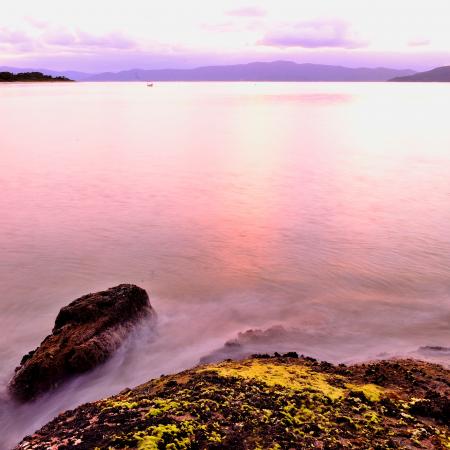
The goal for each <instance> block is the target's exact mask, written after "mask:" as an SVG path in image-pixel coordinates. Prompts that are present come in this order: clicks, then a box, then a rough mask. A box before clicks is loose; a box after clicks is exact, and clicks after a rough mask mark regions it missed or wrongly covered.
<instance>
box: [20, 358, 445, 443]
mask: <svg viewBox="0 0 450 450" xmlns="http://www.w3.org/2000/svg"><path fill="white" fill-rule="evenodd" d="M449 424H450V371H449V370H447V369H444V368H443V367H441V366H439V365H435V364H431V363H425V362H420V361H415V360H392V361H380V362H374V363H371V364H361V365H354V366H345V365H339V366H333V365H331V364H329V363H326V362H319V361H316V360H314V359H312V358H307V357H300V358H297V357H296V355H295V354H288V355H285V356H281V355H279V356H274V357H269V356H268V355H259V356H258V355H255V356H254V357H253V358H251V359H247V360H243V361H231V360H228V361H225V362H222V363H218V364H212V365H204V366H198V367H196V368H193V369H191V370H187V371H184V372H181V373H179V374H176V375H170V376H162V377H160V378H159V379H155V380H152V381H149V382H148V383H145V384H143V385H141V386H138V387H136V388H134V389H126V390H124V391H123V392H121V393H120V394H119V395H116V396H114V397H110V398H108V399H104V400H100V401H97V402H92V403H88V404H85V405H82V406H80V407H78V408H76V409H75V410H72V411H67V412H65V413H63V414H61V415H60V416H58V417H57V418H55V419H54V420H53V421H51V422H50V423H48V424H47V425H45V426H44V427H43V428H42V429H41V430H39V431H38V432H36V433H35V434H33V435H32V436H27V437H25V438H24V439H23V441H22V442H21V443H20V444H19V445H18V446H17V447H16V449H22V450H30V449H47V448H48V449H53V450H64V449H72V448H74V449H80V450H81V449H85V450H87V449H110V448H117V449H136V448H137V449H210V448H211V449H213V448H217V449H305V448H318V449H396V448H398V449H400V448H401V449H419V448H422V449H448V448H450V429H449Z"/></svg>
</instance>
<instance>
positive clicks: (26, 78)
mask: <svg viewBox="0 0 450 450" xmlns="http://www.w3.org/2000/svg"><path fill="white" fill-rule="evenodd" d="M18 81H20V82H36V81H39V82H41V81H45V82H49V81H53V82H55V81H56V82H59V81H73V80H71V79H69V78H67V77H63V76H60V77H52V76H51V75H44V74H43V73H42V72H21V73H16V74H14V73H12V72H0V83H1V82H5V83H11V82H18Z"/></svg>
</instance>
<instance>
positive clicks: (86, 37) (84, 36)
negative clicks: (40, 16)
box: [43, 30, 136, 50]
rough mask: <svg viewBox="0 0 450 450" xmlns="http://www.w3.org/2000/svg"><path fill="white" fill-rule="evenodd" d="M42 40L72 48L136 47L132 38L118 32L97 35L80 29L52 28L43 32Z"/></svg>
mask: <svg viewBox="0 0 450 450" xmlns="http://www.w3.org/2000/svg"><path fill="white" fill-rule="evenodd" d="M43 42H44V43H45V44H48V45H55V46H62V47H74V48H99V49H114V50H129V49H133V48H135V47H136V43H135V42H134V41H133V40H132V39H130V38H128V37H127V36H125V35H123V34H122V33H118V32H113V33H109V34H106V35H100V36H99V35H94V34H90V33H86V32H84V31H80V30H77V31H68V30H52V31H49V32H47V33H45V34H44V36H43Z"/></svg>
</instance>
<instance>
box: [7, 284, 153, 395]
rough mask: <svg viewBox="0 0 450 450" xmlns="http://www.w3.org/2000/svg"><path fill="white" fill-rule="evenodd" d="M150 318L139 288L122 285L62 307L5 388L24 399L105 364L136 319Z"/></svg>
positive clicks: (147, 305) (142, 292)
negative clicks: (49, 329) (42, 338)
mask: <svg viewBox="0 0 450 450" xmlns="http://www.w3.org/2000/svg"><path fill="white" fill-rule="evenodd" d="M153 315H154V312H153V309H152V307H151V305H150V302H149V299H148V295H147V293H146V292H145V290H144V289H141V288H139V287H137V286H134V285H132V284H121V285H119V286H116V287H114V288H111V289H108V290H107V291H102V292H97V293H95V294H88V295H85V296H83V297H81V298H79V299H77V300H74V301H73V302H72V303H70V304H69V305H67V306H65V307H63V308H62V309H61V310H60V312H59V314H58V316H57V317H56V320H55V326H54V328H53V330H52V334H50V335H49V336H47V337H46V338H45V339H44V340H43V341H42V343H41V345H40V346H39V347H38V348H37V349H36V350H33V351H31V352H29V353H28V354H27V355H25V356H24V357H23V358H22V360H21V362H20V366H19V367H17V368H16V372H15V374H14V376H13V378H12V380H11V382H10V384H9V390H10V392H11V394H12V395H13V396H14V397H15V398H16V399H17V400H19V401H28V400H32V399H33V398H35V397H37V396H38V395H40V394H42V393H44V392H46V391H48V390H50V389H52V388H54V387H56V386H57V385H59V384H60V383H61V382H63V381H65V380H67V379H68V378H70V377H72V376H73V375H76V374H80V373H83V372H87V371H89V370H91V369H93V368H94V367H96V366H98V365H99V364H101V363H103V362H104V361H106V360H107V359H108V358H109V357H110V356H111V355H112V353H113V352H114V351H115V350H117V348H118V347H119V346H120V345H121V344H122V342H123V340H124V338H125V337H126V335H127V334H128V333H129V331H130V330H131V328H132V326H133V325H134V324H136V322H137V321H138V320H140V319H141V318H144V317H151V316H153Z"/></svg>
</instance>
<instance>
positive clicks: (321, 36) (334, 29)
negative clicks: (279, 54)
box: [260, 20, 368, 49]
mask: <svg viewBox="0 0 450 450" xmlns="http://www.w3.org/2000/svg"><path fill="white" fill-rule="evenodd" d="M260 44H262V45H266V46H272V47H301V48H346V49H354V48H362V47H367V46H368V42H367V41H364V40H363V39H361V38H359V37H358V36H357V35H356V34H355V33H354V32H353V30H352V28H351V26H350V25H349V24H348V23H346V22H344V21H341V20H334V21H333V20H326V21H324V20H317V21H308V22H298V23H296V24H294V25H291V26H287V27H283V28H282V29H278V30H274V31H270V32H268V33H267V34H266V35H265V36H264V38H263V39H262V40H261V42H260Z"/></svg>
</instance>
